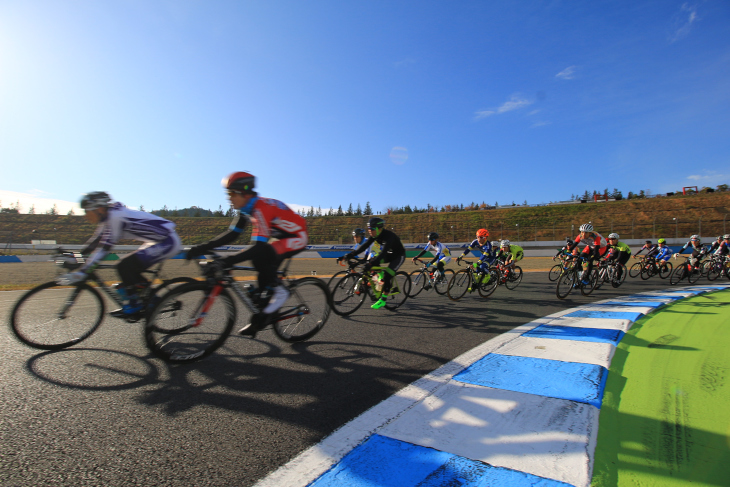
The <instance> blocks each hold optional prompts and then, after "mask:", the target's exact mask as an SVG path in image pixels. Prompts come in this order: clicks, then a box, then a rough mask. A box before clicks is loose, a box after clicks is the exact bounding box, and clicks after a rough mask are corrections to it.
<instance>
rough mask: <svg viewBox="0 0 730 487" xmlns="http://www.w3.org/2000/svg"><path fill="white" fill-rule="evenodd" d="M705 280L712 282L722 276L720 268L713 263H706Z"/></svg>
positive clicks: (717, 264)
mask: <svg viewBox="0 0 730 487" xmlns="http://www.w3.org/2000/svg"><path fill="white" fill-rule="evenodd" d="M706 264H708V265H707V280H708V281H714V280H715V279H717V278H718V277H720V276H721V275H722V270H723V269H722V267H720V264H719V263H717V262H713V261H707V262H706Z"/></svg>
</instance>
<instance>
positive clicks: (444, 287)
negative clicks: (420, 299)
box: [433, 269, 454, 294]
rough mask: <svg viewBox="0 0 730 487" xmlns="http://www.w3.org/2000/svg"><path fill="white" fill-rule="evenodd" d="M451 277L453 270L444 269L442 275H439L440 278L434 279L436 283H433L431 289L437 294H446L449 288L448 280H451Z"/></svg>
mask: <svg viewBox="0 0 730 487" xmlns="http://www.w3.org/2000/svg"><path fill="white" fill-rule="evenodd" d="M452 277H454V271H452V270H451V269H444V275H443V276H441V278H440V279H437V280H436V283H435V284H434V285H433V289H434V290H435V291H436V292H437V293H438V294H446V292H447V291H448V289H449V281H451V278H452Z"/></svg>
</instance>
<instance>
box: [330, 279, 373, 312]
mask: <svg viewBox="0 0 730 487" xmlns="http://www.w3.org/2000/svg"><path fill="white" fill-rule="evenodd" d="M361 279H362V274H359V273H351V272H347V271H342V272H338V273H337V274H335V275H334V276H332V278H331V279H330V281H329V292H330V295H331V297H332V311H334V313H335V314H337V315H340V316H349V315H351V314H352V313H354V312H355V311H357V310H358V309H360V306H362V303H363V302H365V295H366V294H367V291H366V290H364V289H361V286H362V285H363V282H362V280H361Z"/></svg>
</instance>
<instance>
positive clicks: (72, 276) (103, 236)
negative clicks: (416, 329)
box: [57, 171, 309, 335]
mask: <svg viewBox="0 0 730 487" xmlns="http://www.w3.org/2000/svg"><path fill="white" fill-rule="evenodd" d="M255 183H256V179H255V177H254V176H253V175H252V174H250V173H248V172H241V171H239V172H234V173H232V174H230V175H229V176H228V177H226V178H224V179H223V181H222V185H223V188H224V190H225V191H226V193H227V196H228V199H229V200H230V202H231V206H232V207H233V208H234V209H235V210H236V216H235V217H234V219H233V222H232V223H231V225H230V227H229V228H228V230H226V231H225V232H223V233H221V234H220V235H218V236H217V237H215V238H213V239H211V240H209V241H207V242H205V243H202V244H199V245H195V246H193V247H192V248H191V249H190V250H188V251H187V253H186V255H185V257H186V259H188V260H190V259H194V258H196V257H200V256H202V255H204V254H206V253H208V252H209V251H211V250H213V249H215V248H216V247H219V246H221V245H226V244H229V243H231V242H233V241H234V240H236V239H237V238H238V237H239V236H240V235H241V234H242V233H243V231H244V230H245V229H246V227H247V226H248V224H249V222H250V224H252V226H253V227H252V233H251V240H252V243H253V245H252V246H251V247H250V248H248V249H246V250H244V251H242V252H239V253H237V254H234V255H231V256H229V257H225V258H222V259H214V260H213V261H212V262H210V263H209V264H208V265H207V266H206V271H205V272H206V274H208V275H210V276H220V275H221V273H222V272H223V271H225V270H226V269H229V268H231V267H232V266H233V265H235V264H237V263H239V262H243V261H246V260H250V261H251V262H252V265H253V267H254V268H255V269H256V270H257V272H258V288H259V290H260V291H261V295H262V296H263V298H264V302H265V306H263V309H262V310H261V312H260V313H259V314H258V316H254V317H253V318H252V322H251V326H248V327H246V328H244V329H243V330H241V333H242V334H250V335H254V334H255V333H256V332H257V331H258V330H260V329H261V328H263V327H265V326H266V325H267V324H268V322H269V321H270V319H271V317H272V316H273V315H274V314H275V313H276V311H277V310H278V309H279V308H281V306H282V305H283V304H284V302H285V301H286V299H287V298H288V296H289V292H288V291H287V289H286V287H285V286H283V285H282V283H281V282H280V280H279V279H278V278H277V274H276V271H277V269H278V267H279V264H281V262H282V261H283V260H284V259H286V258H289V257H292V256H294V255H296V254H298V253H299V252H301V251H302V250H304V249H305V247H306V245H307V243H308V241H309V237H308V234H307V222H306V220H305V219H304V218H303V217H302V216H301V215H299V214H298V213H296V212H295V211H293V210H291V209H290V208H289V207H288V206H286V205H285V204H284V203H282V202H281V201H279V200H275V199H271V198H262V197H260V196H259V195H258V193H257V192H256V191H255V187H256V184H255ZM80 206H81V208H82V209H83V210H84V213H85V217H86V219H87V220H88V221H89V222H90V223H92V224H96V225H97V229H96V232H95V233H94V235H93V236H92V237H91V239H90V240H89V241H88V242H87V243H86V245H85V247H84V249H83V250H82V251H81V253H82V255H84V256H89V257H88V258H86V259H85V261H84V263H83V264H82V266H81V267H79V268H78V269H77V270H75V271H74V272H72V273H69V274H64V275H63V276H60V277H59V278H58V279H57V282H58V283H59V284H62V285H69V284H73V283H77V282H80V281H84V280H85V279H87V278H88V276H89V274H90V273H91V272H93V270H94V269H95V268H96V267H97V266H98V265H99V263H100V262H101V261H102V260H103V259H104V257H106V255H107V254H108V253H109V251H110V250H111V249H112V247H113V246H114V245H116V244H117V243H118V242H119V241H120V240H122V239H130V240H137V241H141V242H143V245H142V246H141V247H140V248H139V249H138V250H137V251H136V252H134V253H132V254H130V255H128V256H127V257H125V258H124V259H122V261H121V262H120V263H119V264H118V265H117V272H118V273H119V276H120V278H121V280H122V282H121V284H120V285H119V287H118V288H117V292H118V293H119V295H120V298H121V301H122V302H123V306H122V308H121V309H118V310H115V311H112V315H114V316H120V317H125V316H130V315H135V314H138V313H140V312H142V303H141V302H140V300H139V292H140V290H141V289H144V288H145V287H146V286H149V285H150V283H149V282H148V281H147V280H146V279H145V278H144V277H143V276H142V272H143V271H145V270H146V269H148V268H149V267H151V266H152V265H154V264H156V263H158V262H161V261H163V260H165V259H168V258H170V257H173V256H175V255H177V254H178V253H180V251H182V245H181V243H180V238H179V237H178V235H177V232H176V231H175V224H174V223H173V222H171V221H169V220H166V219H164V218H161V217H159V216H157V215H153V214H151V213H146V212H143V211H138V210H132V209H129V208H127V207H125V206H124V205H123V204H121V203H119V202H113V201H112V199H111V197H110V196H109V194H108V193H106V192H104V191H95V192H91V193H87V194H85V195H84V196H83V197H82V198H81V203H80ZM271 239H277V240H276V241H275V242H273V243H270V242H269V240H271Z"/></svg>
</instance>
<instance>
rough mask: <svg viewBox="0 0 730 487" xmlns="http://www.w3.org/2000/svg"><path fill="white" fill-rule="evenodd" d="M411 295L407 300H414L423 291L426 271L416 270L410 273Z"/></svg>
mask: <svg viewBox="0 0 730 487" xmlns="http://www.w3.org/2000/svg"><path fill="white" fill-rule="evenodd" d="M410 277H411V293H410V294H409V295H408V297H409V298H415V297H416V296H418V294H419V293H420V292H421V291H423V290H424V289H425V287H426V284H427V283H428V276H427V275H426V271H424V270H423V269H416V270H415V271H413V272H411V276H410Z"/></svg>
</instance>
